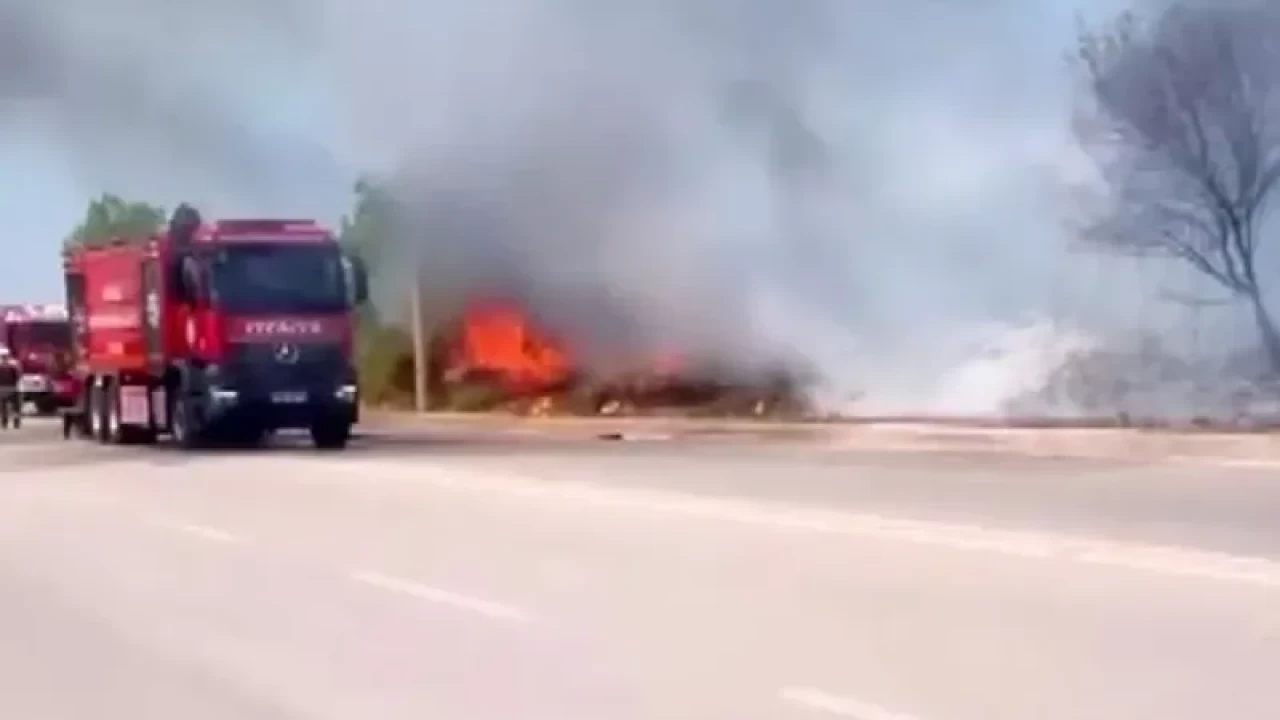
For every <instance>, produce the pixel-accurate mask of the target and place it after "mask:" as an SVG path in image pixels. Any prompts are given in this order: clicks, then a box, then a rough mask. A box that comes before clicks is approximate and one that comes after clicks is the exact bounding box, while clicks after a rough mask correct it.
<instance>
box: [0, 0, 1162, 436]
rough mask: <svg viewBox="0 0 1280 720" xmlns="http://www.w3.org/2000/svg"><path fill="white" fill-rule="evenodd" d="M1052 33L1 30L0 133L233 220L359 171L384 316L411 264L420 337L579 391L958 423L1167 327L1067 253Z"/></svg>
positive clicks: (1070, 167)
mask: <svg viewBox="0 0 1280 720" xmlns="http://www.w3.org/2000/svg"><path fill="white" fill-rule="evenodd" d="M1119 4H1120V3H1119V0H1116V1H1115V2H1112V1H1111V0H1094V1H1093V2H1092V3H1090V4H1089V5H1088V6H1082V7H1083V9H1084V10H1086V11H1087V12H1090V13H1092V14H1095V15H1096V14H1100V13H1110V12H1112V11H1114V10H1116V9H1117V7H1118V5H1119ZM1077 9H1079V8H1073V7H1070V6H1063V5H1061V4H1058V3H1031V2H1025V0H1024V1H1022V2H1017V1H1015V0H985V1H984V2H976V3H973V2H971V3H949V2H938V1H937V0H898V2H893V3H887V2H885V3H881V2H875V3H872V2H851V1H850V0H790V1H788V2H783V1H782V0H644V1H643V2H640V1H638V0H632V1H628V2H613V3H602V2H598V1H597V2H591V1H589V0H537V1H535V0H504V1H503V2H496V1H492V0H470V1H469V2H463V0H382V1H381V2H370V1H368V0H366V1H365V2H355V1H354V0H313V1H312V2H292V3H291V2H284V1H279V0H277V1H274V2H260V3H259V2H251V1H250V0H236V1H235V2H231V1H230V0H221V1H220V2H219V3H213V2H209V3H207V4H204V3H197V2H194V0H62V1H61V2H58V3H52V2H37V1H36V0H0V54H3V55H0V60H5V61H6V62H3V63H0V103H5V106H4V107H5V110H4V111H3V114H0V123H3V122H4V118H5V117H6V116H7V117H13V116H14V115H13V113H14V112H15V110H16V111H17V112H25V113H28V114H30V113H33V112H35V113H40V114H41V116H42V117H45V118H47V119H48V120H49V121H50V122H52V123H54V124H56V126H57V127H58V128H59V130H60V132H61V136H62V137H63V139H64V140H65V141H66V142H67V144H68V145H69V146H70V147H72V148H73V149H74V154H75V156H76V158H77V160H78V161H79V162H80V163H81V165H82V166H83V168H84V172H85V173H86V174H87V175H91V176H93V177H95V178H101V179H102V180H101V182H102V183H103V184H104V185H106V186H109V187H112V188H113V189H114V188H115V187H117V186H118V184H119V183H121V182H127V183H131V184H132V186H134V187H145V188H147V189H148V191H149V192H152V193H157V192H158V193H162V194H164V195H165V196H166V197H168V196H172V195H173V193H175V192H176V191H175V188H178V187H182V188H191V189H192V190H191V192H189V193H185V194H183V195H184V196H185V197H192V196H193V195H194V196H196V197H197V199H198V198H200V197H213V198H218V199H219V201H220V202H222V203H224V204H226V205H229V206H231V205H234V206H237V207H253V208H255V209H256V210H260V211H263V212H269V211H272V210H273V209H276V210H275V212H281V211H280V210H278V208H280V207H281V206H284V205H287V206H289V207H290V208H291V210H290V212H292V208H294V207H308V208H310V207H317V206H320V205H327V206H329V207H334V208H336V209H335V210H332V211H330V212H331V214H333V215H336V213H337V212H340V211H341V210H343V209H345V208H342V207H340V206H339V203H340V202H341V201H340V200H334V198H335V197H338V196H339V194H340V193H341V192H343V191H345V190H346V189H347V187H349V182H350V180H351V179H353V178H354V177H355V176H356V175H357V174H361V173H366V172H371V173H374V174H375V176H376V177H379V178H381V179H383V180H385V181H387V182H388V183H390V186H391V187H392V189H393V191H394V195H395V198H396V200H397V205H398V207H399V208H400V212H399V214H398V218H397V219H398V226H397V229H398V232H397V234H396V237H395V238H394V241H395V244H394V245H393V247H392V248H391V249H389V251H388V252H387V253H384V255H383V257H382V259H381V265H382V266H383V267H382V268H381V269H382V270H383V274H382V275H381V276H380V279H381V280H382V281H383V282H384V287H383V295H384V297H385V298H387V301H388V302H391V299H392V298H394V297H396V296H398V294H399V293H400V292H401V291H402V290H403V289H404V283H405V282H406V281H407V273H406V272H405V271H404V270H405V268H408V267H411V266H412V264H413V263H412V262H410V261H416V262H421V263H423V264H424V265H425V266H426V268H427V271H426V276H425V277H426V281H427V286H428V290H429V291H430V292H431V294H432V295H433V297H434V298H435V299H436V300H437V302H438V303H439V304H438V307H449V306H450V303H457V302H462V301H463V300H465V299H467V298H470V297H474V296H476V295H481V294H493V295H507V296H514V297H516V298H517V299H520V300H522V301H525V302H527V303H528V304H529V305H530V306H531V307H533V308H534V310H535V311H536V312H537V313H538V314H539V315H541V316H543V317H544V318H545V319H547V320H548V321H549V322H550V323H551V324H552V325H554V326H555V327H557V328H559V329H562V330H563V331H564V332H565V333H566V334H567V335H568V336H569V339H570V341H572V342H573V343H575V345H576V349H577V350H578V351H579V352H580V353H582V354H583V355H584V356H585V357H587V358H589V359H591V360H592V361H593V362H594V363H597V364H598V365H599V366H600V367H601V368H605V369H607V368H610V367H612V366H613V363H616V362H618V361H619V356H622V357H624V358H625V357H627V356H632V357H634V356H635V354H636V353H637V352H640V351H654V350H659V351H661V350H670V349H675V350H679V351H682V352H684V353H685V354H687V355H691V356H693V357H694V358H697V359H704V360H707V361H714V362H717V363H719V364H728V365H730V366H731V367H733V368H736V369H740V370H743V371H753V370H756V369H758V368H760V367H765V366H770V365H773V364H775V363H786V364H792V365H800V366H807V367H813V368H815V369H816V370H817V371H818V372H819V374H820V376H821V377H822V379H823V381H824V384H825V387H826V388H827V389H828V390H830V391H831V392H832V393H833V394H834V396H836V397H840V396H843V394H844V393H846V392H848V391H863V392H866V393H868V396H869V397H870V398H871V399H874V400H875V401H876V402H877V404H878V405H879V406H880V408H882V409H914V410H935V409H943V410H948V409H951V410H956V411H978V412H987V411H994V409H995V408H998V406H999V402H1000V401H1001V399H1002V398H1007V397H1009V396H1011V395H1016V394H1018V393H1020V392H1024V391H1025V390H1026V387H1024V386H1026V385H1027V384H1028V383H1030V384H1031V385H1034V384H1035V383H1036V382H1038V380H1037V378H1040V379H1043V375H1044V374H1045V373H1047V372H1048V370H1047V369H1045V368H1038V367H1036V365H1037V363H1038V362H1041V359H1042V358H1041V356H1042V355H1043V356H1046V357H1049V358H1050V360H1045V362H1050V361H1051V359H1052V358H1053V357H1058V356H1060V355H1061V354H1062V353H1063V352H1066V350H1064V349H1063V347H1064V344H1065V345H1070V346H1072V347H1074V345H1072V343H1074V342H1075V341H1074V340H1071V339H1068V340H1060V339H1055V338H1059V336H1061V337H1067V338H1075V337H1076V334H1078V333H1075V332H1074V331H1075V330H1076V329H1081V328H1083V329H1084V330H1086V331H1088V332H1098V333H1103V334H1105V333H1111V332H1124V331H1127V330H1129V329H1132V328H1133V327H1135V326H1138V325H1151V326H1155V325H1159V323H1161V322H1164V323H1168V322H1170V320H1169V318H1167V317H1165V318H1152V317H1151V316H1152V315H1153V314H1156V313H1158V312H1160V311H1158V310H1155V309H1154V305H1155V304H1154V303H1145V304H1144V303H1143V302H1140V300H1141V299H1142V298H1146V297H1150V296H1151V293H1152V291H1153V289H1156V288H1159V287H1161V286H1162V284H1163V283H1165V282H1167V277H1166V276H1165V275H1163V274H1161V275H1160V277H1157V278H1156V279H1155V280H1154V281H1153V280H1150V278H1149V277H1148V276H1146V275H1143V276H1142V277H1140V278H1139V277H1138V276H1137V275H1136V274H1135V272H1134V267H1133V266H1131V265H1120V264H1118V263H1117V262H1113V261H1110V260H1107V261H1101V260H1095V259H1092V258H1089V257H1085V256H1081V255H1079V254H1078V253H1074V252H1072V251H1071V245H1072V243H1071V232H1070V225H1069V223H1068V220H1069V219H1070V216H1071V214H1072V212H1073V208H1074V204H1075V196H1074V192H1073V191H1074V189H1075V188H1076V187H1077V186H1078V185H1080V184H1081V183H1085V182H1087V180H1088V173H1087V169H1086V165H1085V164H1084V163H1083V161H1082V159H1081V157H1080V155H1079V152H1078V150H1077V149H1076V148H1075V146H1074V144H1073V143H1072V142H1071V140H1070V135H1069V132H1068V129H1069V122H1070V107H1071V87H1070V80H1069V69H1068V67H1067V65H1066V62H1065V60H1064V57H1065V55H1066V53H1067V51H1068V50H1069V49H1070V43H1071V41H1072V37H1073V33H1074V29H1075V26H1074V24H1073V21H1074V14H1075V12H1076V10H1077ZM14 57H16V58H17V59H18V60H19V62H18V64H17V65H15V64H14V63H13V62H8V61H9V60H11V59H13V58H14ZM14 67H21V68H23V70H22V71H21V72H17V71H14V70H12V69H11V68H14ZM294 77H296V78H310V79H311V80H315V81H317V82H319V83H321V84H323V85H324V86H325V87H326V88H328V90H329V91H330V92H331V94H332V95H333V97H334V98H335V102H336V105H337V107H338V108H340V111H341V114H340V116H339V117H336V118H335V117H326V118H324V121H325V124H326V125H334V126H337V127H341V128H343V130H342V132H340V133H339V132H332V133H330V135H329V138H328V140H327V142H326V143H324V144H316V143H315V142H313V141H312V140H311V139H304V138H303V137H301V136H298V135H296V134H290V133H289V132H288V131H283V130H281V129H280V128H279V127H276V126H273V125H272V124H271V123H269V122H267V121H266V120H264V115H263V112H262V110H261V104H262V100H261V98H262V97H263V93H266V94H267V95H269V94H270V92H272V90H271V88H287V87H288V86H289V84H290V82H291V79H290V78H294ZM273 78H274V80H272V79H273ZM311 80H308V81H309V82H310V81H311ZM272 83H274V84H272ZM247 86H252V87H254V88H259V90H258V92H257V95H254V96H253V97H256V98H258V100H246V99H245V97H246V94H245V93H244V92H241V91H243V90H244V89H245V87H247ZM262 88H267V89H266V90H262ZM317 112H322V111H317ZM180 194H182V193H180ZM1146 267H1147V268H1150V267H1152V266H1146ZM395 270H400V272H398V273H397V272H394V271H395ZM1158 272H1159V273H1164V272H1165V271H1164V270H1163V269H1158ZM1028 328H1031V329H1032V330H1028ZM1063 328H1066V330H1063V332H1061V333H1060V332H1058V330H1060V329H1063ZM1067 330H1071V332H1067ZM1010 338H1014V339H1015V340H1010ZM1023 338H1030V340H1027V342H1031V341H1034V342H1035V343H1037V344H1038V345H1044V346H1045V347H1044V348H1040V347H1038V346H1037V348H1022V347H1019V348H1012V349H1010V348H1007V347H1005V346H1007V345H1008V344H1009V343H1010V342H1015V341H1016V342H1021V341H1022V339H1023ZM995 356H999V357H1006V356H1008V357H1013V358H1015V360H1016V361H1014V362H1011V363H1005V364H1003V365H1002V364H1001V363H1000V362H997V361H994V360H993V357H995ZM1037 358H1041V359H1037ZM975 362H977V363H978V367H976V368H975V367H974V366H973V363H975ZM1011 373H1012V374H1016V375H1019V376H1020V377H1011ZM957 384H959V385H961V386H963V387H956V385H957Z"/></svg>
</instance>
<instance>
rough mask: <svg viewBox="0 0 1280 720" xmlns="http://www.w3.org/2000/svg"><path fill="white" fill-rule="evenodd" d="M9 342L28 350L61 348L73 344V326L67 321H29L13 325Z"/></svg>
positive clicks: (12, 345) (11, 344)
mask: <svg viewBox="0 0 1280 720" xmlns="http://www.w3.org/2000/svg"><path fill="white" fill-rule="evenodd" d="M9 335H10V337H9V338H8V344H9V346H10V347H14V348H24V349H27V350H37V351H46V352H47V351H51V350H60V349H62V348H63V347H65V346H68V345H70V344H71V327H70V325H68V324H67V323H66V322H57V321H42V320H36V321H29V322H22V323H18V324H15V325H13V326H12V327H11V328H10V329H9Z"/></svg>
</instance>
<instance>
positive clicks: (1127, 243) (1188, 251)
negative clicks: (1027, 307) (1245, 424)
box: [1077, 0, 1280, 372]
mask: <svg viewBox="0 0 1280 720" xmlns="http://www.w3.org/2000/svg"><path fill="white" fill-rule="evenodd" d="M1277 37H1280V3H1277V2H1274V1H1272V0H1214V1H1213V2H1209V1H1208V0H1205V1H1204V2H1194V1H1192V0H1174V2H1173V3H1172V4H1170V5H1166V6H1165V7H1164V9H1163V10H1161V11H1160V12H1159V13H1158V14H1157V15H1155V17H1153V18H1151V19H1150V20H1149V21H1145V22H1144V21H1143V20H1142V19H1140V18H1139V17H1138V16H1136V15H1134V14H1126V15H1123V16H1121V17H1120V18H1118V19H1117V20H1115V21H1114V22H1113V23H1111V24H1109V25H1107V26H1104V27H1103V28H1101V29H1087V30H1085V31H1083V32H1082V33H1081V38H1080V46H1079V54H1078V61H1079V64H1078V66H1079V68H1080V70H1081V74H1082V77H1083V79H1084V80H1085V81H1086V82H1087V87H1088V90H1089V92H1088V93H1087V99H1088V100H1089V102H1088V103H1086V107H1085V112H1084V113H1082V115H1081V116H1080V118H1079V119H1080V120H1081V121H1082V122H1080V123H1078V125H1077V130H1078V132H1079V134H1080V138H1081V140H1082V141H1084V143H1085V145H1086V147H1087V148H1088V149H1089V151H1090V153H1091V154H1092V156H1093V157H1094V158H1095V159H1096V160H1097V161H1098V164H1099V167H1100V169H1101V170H1102V173H1103V175H1102V177H1103V179H1104V181H1105V183H1106V185H1107V187H1108V190H1109V191H1110V200H1111V201H1112V202H1109V203H1108V206H1107V209H1106V212H1104V213H1103V214H1102V215H1101V216H1100V217H1098V218H1097V219H1096V222H1094V223H1093V224H1091V225H1090V226H1089V228H1088V237H1089V238H1090V239H1091V240H1093V241H1096V242H1098V243H1101V244H1103V245H1104V246H1106V247H1108V248H1110V249H1113V250H1119V251H1124V252H1131V253H1136V254H1140V255H1162V256H1165V257H1173V258H1176V259H1178V260H1181V261H1183V262H1186V263H1188V264H1189V265H1191V266H1192V267H1194V268H1195V269H1196V270H1198V271H1199V272H1201V273H1203V274H1204V275H1205V276H1207V277H1209V278H1211V279H1212V280H1213V281H1215V282H1216V283H1218V284H1219V285H1221V286H1222V287H1223V288H1225V289H1226V290H1228V291H1229V292H1230V293H1231V294H1232V295H1234V296H1235V297H1237V298H1240V299H1241V300H1244V301H1246V302H1248V303H1249V305H1250V309H1251V311H1252V313H1253V316H1254V318H1255V320H1256V323H1257V328H1258V333H1259V337H1260V340H1261V342H1262V346H1263V348H1264V350H1265V352H1266V356H1267V359H1268V361H1269V364H1270V367H1271V369H1272V371H1273V372H1280V331H1278V330H1277V328H1276V324H1275V320H1274V319H1273V317H1272V316H1271V314H1270V312H1269V311H1268V309H1267V306H1266V302H1265V300H1264V285H1265V282H1266V277H1264V275H1263V274H1262V273H1260V268H1259V267H1258V262H1257V260H1258V254H1259V246H1260V245H1261V243H1262V241H1263V239H1264V238H1265V232H1264V231H1265V227H1264V226H1265V220H1266V216H1267V211H1268V207H1269V204H1270V202H1271V201H1272V199H1273V198H1274V196H1275V194H1276V187H1277V182H1278V181H1280V45H1277V43H1276V41H1275V39H1276V38H1277Z"/></svg>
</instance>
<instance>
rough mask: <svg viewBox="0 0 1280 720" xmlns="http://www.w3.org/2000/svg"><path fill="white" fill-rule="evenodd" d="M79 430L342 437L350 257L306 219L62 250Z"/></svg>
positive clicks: (187, 229)
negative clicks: (287, 431)
mask: <svg viewBox="0 0 1280 720" xmlns="http://www.w3.org/2000/svg"><path fill="white" fill-rule="evenodd" d="M64 269H65V272H66V285H67V306H68V309H69V311H70V316H71V322H72V328H73V347H74V349H75V356H76V357H75V360H76V368H77V374H78V377H77V380H78V381H79V384H80V387H81V390H80V400H79V403H78V408H79V411H80V412H79V416H80V423H79V426H80V430H81V431H82V432H83V434H86V435H88V436H90V437H93V438H96V439H97V440H99V441H100V442H108V443H109V442H142V443H148V442H154V441H155V439H156V438H157V436H159V435H165V434H167V435H170V436H172V437H173V439H174V440H175V441H176V443H177V444H178V445H180V446H182V447H185V448H195V447H199V446H202V445H205V444H206V443H210V442H215V441H216V442H224V441H230V442H236V443H237V444H239V443H244V444H257V443H260V442H261V441H263V440H264V439H265V438H266V437H267V435H268V434H270V433H271V432H273V431H275V430H277V429H283V428H299V429H307V430H309V431H310V433H311V437H312V440H313V441H314V443H315V444H316V446H317V447H322V448H341V447H345V446H346V444H347V441H348V439H349V438H350V437H351V430H352V426H353V425H354V424H355V423H356V422H357V421H358V419H359V410H358V407H359V403H358V401H359V396H358V388H357V385H356V372H355V368H354V366H353V362H352V344H353V337H352V335H353V330H354V309H355V306H356V305H358V304H359V303H361V302H363V301H364V300H365V298H366V296H367V292H368V291H367V280H366V274H365V270H364V267H363V265H362V264H361V263H360V262H359V261H358V260H357V259H355V258H351V257H348V256H346V255H345V254H344V253H343V252H342V250H341V248H340V247H339V245H338V243H337V241H336V240H335V238H334V236H333V234H332V233H330V232H329V231H327V230H325V229H324V228H322V227H320V226H318V225H317V224H315V223H314V222H311V221H297V220H225V221H220V222H214V223H205V222H203V221H202V220H201V219H200V215H199V213H197V212H196V211H195V210H194V209H192V208H190V207H188V206H185V205H184V206H182V207H180V208H179V209H178V211H177V212H175V213H174V216H173V218H172V220H171V221H170V223H169V225H168V227H167V228H166V229H165V231H164V232H162V233H160V234H158V235H156V236H154V237H150V238H141V239H125V240H121V241H116V242H113V243H111V244H109V245H105V246H100V247H92V248H78V249H75V250H71V251H68V252H67V254H66V256H65V262H64Z"/></svg>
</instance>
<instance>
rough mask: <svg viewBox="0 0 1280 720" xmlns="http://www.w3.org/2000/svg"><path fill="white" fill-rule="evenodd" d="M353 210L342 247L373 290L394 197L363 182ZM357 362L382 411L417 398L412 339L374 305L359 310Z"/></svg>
mask: <svg viewBox="0 0 1280 720" xmlns="http://www.w3.org/2000/svg"><path fill="white" fill-rule="evenodd" d="M353 190H354V193H355V205H354V207H353V208H352V211H351V213H350V214H349V215H346V216H344V217H343V218H342V222H341V225H340V227H339V235H338V237H339V241H340V242H341V243H342V246H343V248H344V249H345V250H346V251H347V252H348V253H350V254H352V255H354V256H356V257H358V258H360V259H361V260H362V261H363V262H364V264H365V265H366V266H367V267H368V268H369V274H370V276H371V278H370V280H371V282H370V284H371V285H373V286H374V287H377V285H378V282H377V277H378V275H379V274H380V273H379V272H378V270H379V267H380V265H381V264H382V263H383V262H384V261H385V260H386V258H385V256H384V255H383V253H382V252H381V251H382V250H384V249H385V248H386V247H387V242H388V237H389V233H390V226H391V197H390V195H389V194H388V193H387V192H386V190H385V189H384V188H383V187H382V186H380V185H378V184H377V183H376V182H374V181H372V180H370V179H367V178H365V179H361V180H359V181H358V182H356V184H355V187H354V188H353ZM356 322H357V326H358V330H359V342H358V344H357V345H358V347H357V358H356V362H357V365H358V370H359V373H360V382H361V386H362V387H363V388H364V394H365V397H366V398H367V399H368V400H369V401H370V402H372V403H374V404H378V405H395V404H405V403H407V402H409V401H411V400H412V398H413V347H412V344H411V342H410V337H409V334H408V333H407V332H406V331H405V330H404V329H403V328H400V327H395V326H394V325H393V324H391V323H388V322H385V321H384V320H383V318H382V317H381V316H380V314H379V313H378V309H377V306H376V304H375V303H374V302H372V301H369V302H366V303H365V304H364V306H363V307H361V308H360V309H359V312H358V314H357V318H356Z"/></svg>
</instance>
